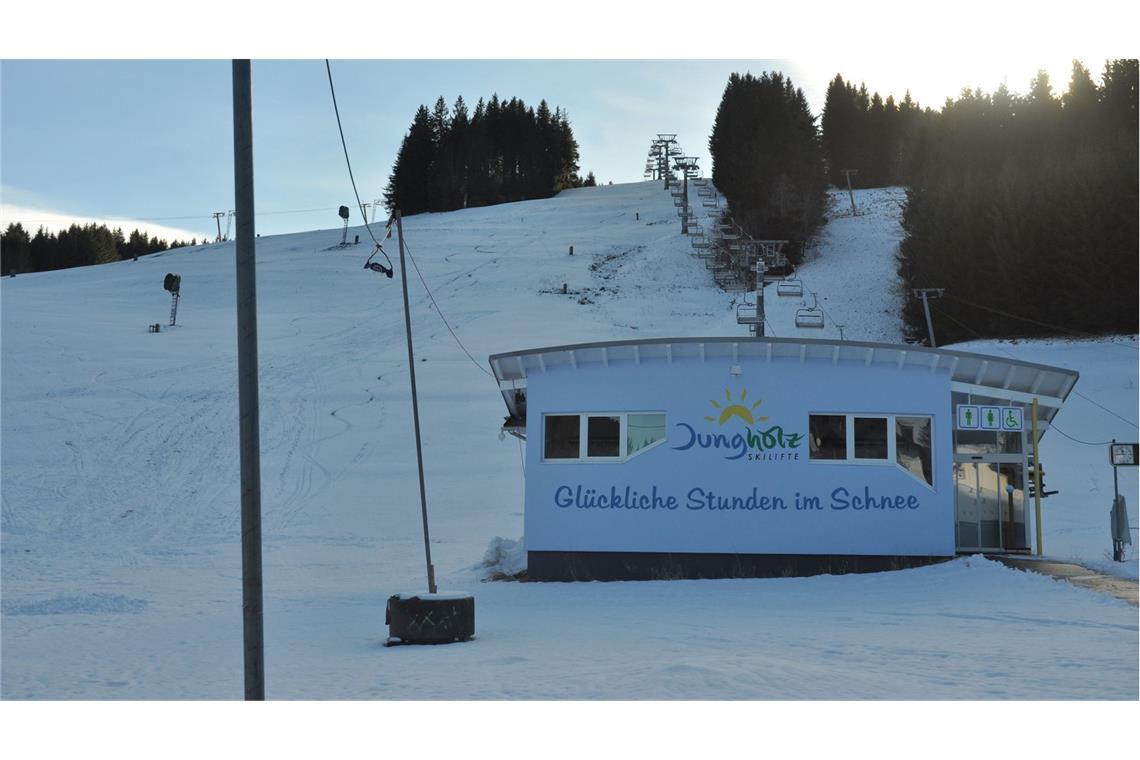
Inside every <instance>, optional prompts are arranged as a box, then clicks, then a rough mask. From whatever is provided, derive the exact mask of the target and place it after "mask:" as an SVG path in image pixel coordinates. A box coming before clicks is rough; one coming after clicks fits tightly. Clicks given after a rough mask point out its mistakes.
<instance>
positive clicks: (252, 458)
mask: <svg viewBox="0 0 1140 760" xmlns="http://www.w3.org/2000/svg"><path fill="white" fill-rule="evenodd" d="M251 89H252V86H251V77H250V63H249V61H248V60H236V59H235V60H234V62H233V91H234V92H233V96H234V200H235V205H236V206H237V244H236V250H237V254H236V257H235V258H236V261H237V333H238V336H237V337H238V410H239V418H240V422H239V428H240V434H241V438H240V445H241V581H242V583H241V606H242V641H243V644H244V648H245V698H246V699H247V700H263V699H265V643H264V642H265V636H264V632H263V628H262V622H263V621H262V591H261V436H260V430H259V420H258V400H257V270H256V266H257V265H256V261H255V260H254V246H255V245H256V243H255V240H254V238H255V233H254V229H253V100H252V93H251ZM215 216H217V217H219V218H220V216H219V215H217V214H215Z"/></svg>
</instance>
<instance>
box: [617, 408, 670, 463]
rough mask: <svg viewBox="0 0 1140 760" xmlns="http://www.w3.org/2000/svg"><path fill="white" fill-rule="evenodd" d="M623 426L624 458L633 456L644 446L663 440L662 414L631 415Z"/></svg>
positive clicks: (663, 425) (663, 423) (663, 416)
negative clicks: (624, 427)
mask: <svg viewBox="0 0 1140 760" xmlns="http://www.w3.org/2000/svg"><path fill="white" fill-rule="evenodd" d="M625 424H626V431H625V454H626V456H633V455H634V454H635V453H637V452H638V451H641V450H642V449H644V448H645V447H646V446H650V445H652V444H654V443H657V442H658V441H663V440H665V415H664V414H631V415H629V416H628V417H627V418H626V423H625Z"/></svg>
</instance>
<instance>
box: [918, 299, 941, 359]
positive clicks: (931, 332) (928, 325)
mask: <svg viewBox="0 0 1140 760" xmlns="http://www.w3.org/2000/svg"><path fill="white" fill-rule="evenodd" d="M922 310H923V311H924V312H926V332H927V334H928V335H929V336H930V347H931V348H938V344H937V343H935V342H934V323H933V322H931V321H930V304H929V303H927V301H926V291H925V290H924V291H922Z"/></svg>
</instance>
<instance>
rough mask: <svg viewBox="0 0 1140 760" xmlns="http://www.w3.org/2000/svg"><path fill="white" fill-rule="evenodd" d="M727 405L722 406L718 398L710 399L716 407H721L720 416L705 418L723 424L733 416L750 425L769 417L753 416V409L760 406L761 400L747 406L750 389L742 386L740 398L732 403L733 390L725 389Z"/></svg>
mask: <svg viewBox="0 0 1140 760" xmlns="http://www.w3.org/2000/svg"><path fill="white" fill-rule="evenodd" d="M724 398H725V402H726V403H725V405H724V406H723V407H722V406H721V405H720V404H719V403H718V402H717V400H716V399H713V400H711V401H709V403H710V404H712V405H713V406H714V407H715V408H717V409H720V410H721V411H720V418H719V419H718V418H716V417H710V416H706V417H705V419H706V420H708V421H709V422H719V423H720V424H721V425H723V424H724V423H726V422H728V421H729V420H730V419H732V418H733V417H739V418H740V419H742V420H744V421H745V422H746V423H748V424H749V425H753V424H755V423H756V421H760V422H764V421H766V420H767V419H768V418H767V417H763V416H755V417H753V414H752V412H753V410H754V409H757V408H758V407H759V406H760V402H759V401H756V402H755V403H753V404H752V406H751V407H748V406H745V404H746V403H747V400H748V389H747V388H742V389H741V390H740V400H739V401H737V402H736V403H732V391H730V390H725V392H724Z"/></svg>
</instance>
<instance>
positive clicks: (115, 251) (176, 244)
mask: <svg viewBox="0 0 1140 760" xmlns="http://www.w3.org/2000/svg"><path fill="white" fill-rule="evenodd" d="M197 244H198V241H197V239H194V240H191V241H190V242H188V243H187V242H185V241H182V240H175V241H173V242H170V243H168V242H166V241H165V240H159V239H158V237H148V236H147V234H146V233H145V232H140V231H139V230H134V231H133V232H131V234H130V235H124V234H123V231H122V230H121V229H118V228H116V229H114V230H112V229H109V228H108V227H107V226H106V225H103V224H85V225H82V226H80V225H78V224H73V225H71V226H70V227H68V228H67V229H65V230H60V231H59V232H58V233H54V232H48V231H46V230H45V229H44V228H42V227H41V228H40V229H38V230H36V233H35V234H34V235H32V234H30V233H29V232H28V231H27V230H26V229H24V227H23V225H22V224H20V223H19V222H17V223H15V224H9V225H8V228H7V229H6V230H4V231H3V232H2V233H0V253H2V259H3V262H2V266H0V268H2V269H3V273H4V274H5V275H9V274H12V273H17V274H19V273H24V272H46V271H49V270H52V269H66V268H68V267H82V266H87V265H89V264H106V263H107V262H109V261H122V260H123V259H132V258H134V257H135V256H144V255H146V254H148V253H156V252H158V251H165V250H169V249H170V248H181V247H183V246H187V245H197Z"/></svg>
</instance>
